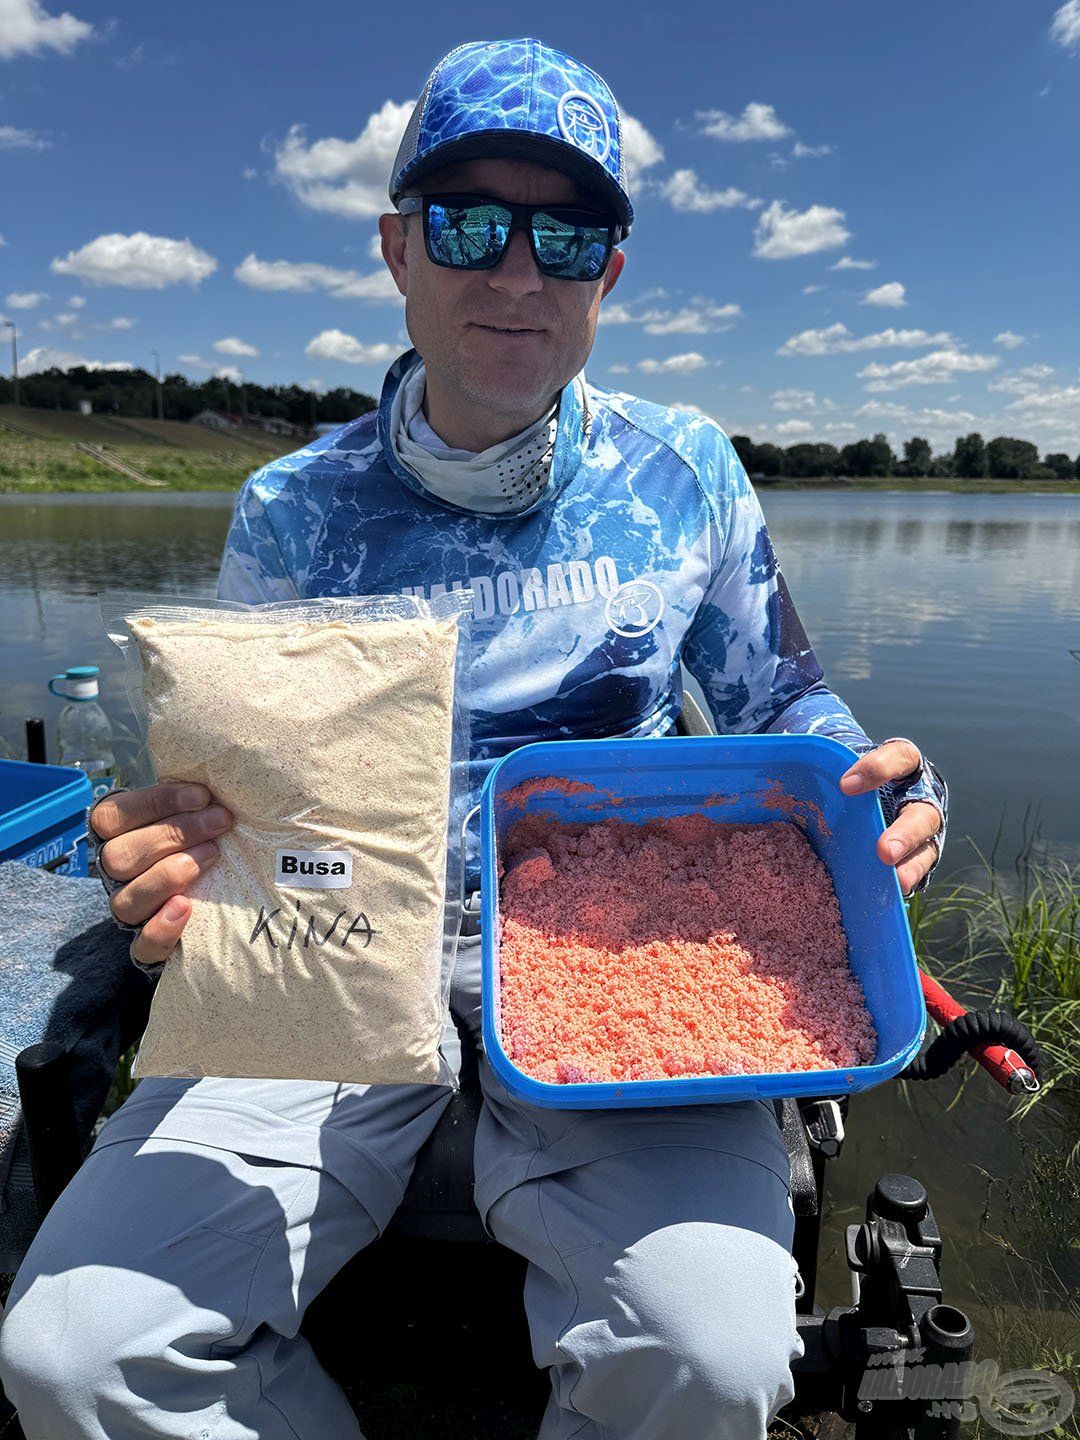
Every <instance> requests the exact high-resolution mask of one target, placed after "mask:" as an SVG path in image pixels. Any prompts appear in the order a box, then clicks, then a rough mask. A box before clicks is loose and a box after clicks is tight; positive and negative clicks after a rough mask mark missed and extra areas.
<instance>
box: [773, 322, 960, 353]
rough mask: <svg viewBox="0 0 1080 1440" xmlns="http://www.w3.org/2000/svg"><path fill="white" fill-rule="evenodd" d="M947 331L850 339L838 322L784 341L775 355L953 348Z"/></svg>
mask: <svg viewBox="0 0 1080 1440" xmlns="http://www.w3.org/2000/svg"><path fill="white" fill-rule="evenodd" d="M954 343H955V342H954V341H953V337H952V336H951V335H950V334H949V332H948V331H947V330H939V331H938V332H937V334H934V335H931V334H930V333H929V332H928V331H926V330H895V329H893V327H892V326H891V325H890V326H889V328H888V329H887V330H878V331H876V332H875V333H874V334H873V335H860V336H855V335H852V333H851V331H850V330H849V329H848V328H847V326H846V325H844V324H841V322H840V321H837V322H836V324H835V325H827V326H825V327H824V328H823V329H821V330H800V331H799V333H798V335H792V336H791V337H790V338H789V339H787V340H785V341H784V343H783V345H781V346H780V348H779V350H777V352H776V353H777V354H778V355H847V354H851V353H853V352H855V351H858V350H884V349H887V348H889V347H890V346H894V345H895V346H899V347H902V348H908V349H918V348H919V346H921V345H949V346H951V345H953V344H954Z"/></svg>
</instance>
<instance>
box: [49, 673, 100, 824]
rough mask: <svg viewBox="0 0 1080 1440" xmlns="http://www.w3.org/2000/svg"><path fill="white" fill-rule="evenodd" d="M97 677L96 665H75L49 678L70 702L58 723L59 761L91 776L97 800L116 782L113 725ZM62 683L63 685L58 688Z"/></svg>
mask: <svg viewBox="0 0 1080 1440" xmlns="http://www.w3.org/2000/svg"><path fill="white" fill-rule="evenodd" d="M97 677H98V667H97V666H96V665H72V666H71V668H70V669H69V670H68V671H67V672H66V673H65V674H63V675H54V676H53V678H52V679H51V680H50V681H49V689H50V690H51V691H52V693H53V694H54V695H59V696H60V698H61V699H62V700H66V701H67V702H68V703H67V704H66V705H65V706H64V708H63V710H61V712H60V720H59V723H58V724H57V727H56V742H57V753H58V755H59V763H60V764H61V765H71V766H73V767H74V768H75V769H77V770H82V771H83V772H84V774H86V775H88V776H89V777H90V784H91V786H92V788H93V792H94V797H93V798H94V800H100V799H101V797H102V795H107V794H108V792H109V791H110V790H111V789H112V788H113V786H114V785H115V784H116V757H115V755H114V754H113V748H112V726H111V725H110V724H109V717H108V716H107V715H106V714H105V711H104V710H103V709H102V708H101V706H100V705H99V704H98V702H97V696H98V678H97ZM58 685H59V686H62V687H63V688H62V689H57V688H56V687H57V686H58ZM92 803H93V801H91V804H92Z"/></svg>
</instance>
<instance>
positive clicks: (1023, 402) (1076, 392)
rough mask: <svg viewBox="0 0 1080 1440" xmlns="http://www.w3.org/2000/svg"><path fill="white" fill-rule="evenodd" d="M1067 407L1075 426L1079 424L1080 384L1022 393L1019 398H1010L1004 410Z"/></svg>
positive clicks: (1029, 412)
mask: <svg viewBox="0 0 1080 1440" xmlns="http://www.w3.org/2000/svg"><path fill="white" fill-rule="evenodd" d="M1063 407H1067V408H1068V412H1069V417H1070V418H1071V420H1072V422H1073V424H1074V425H1075V426H1080V385H1064V386H1061V387H1060V388H1059V389H1057V390H1039V391H1036V392H1035V393H1034V394H1031V395H1023V396H1021V398H1020V399H1019V400H1010V401H1009V403H1008V405H1006V406H1005V409H1006V410H1023V411H1026V413H1027V414H1029V415H1033V414H1037V413H1038V412H1039V411H1047V410H1060V409H1062V408H1063Z"/></svg>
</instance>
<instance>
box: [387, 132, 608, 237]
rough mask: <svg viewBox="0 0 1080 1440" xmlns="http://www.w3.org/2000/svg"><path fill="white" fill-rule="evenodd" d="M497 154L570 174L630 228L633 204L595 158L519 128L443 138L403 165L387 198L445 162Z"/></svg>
mask: <svg viewBox="0 0 1080 1440" xmlns="http://www.w3.org/2000/svg"><path fill="white" fill-rule="evenodd" d="M499 158H506V159H515V160H534V161H536V162H537V164H540V165H548V166H550V167H551V169H552V170H558V171H560V172H561V173H562V174H564V175H569V176H570V177H571V179H574V180H576V181H578V183H579V184H580V185H582V186H583V187H584V188H585V189H586V190H589V191H591V192H592V193H593V194H594V195H596V196H597V197H598V198H600V199H602V200H603V201H604V203H605V204H607V205H608V206H609V207H610V208H611V210H613V211H614V213H615V215H616V217H617V219H618V220H619V223H620V224H621V225H622V227H623V229H624V230H629V228H630V226H631V224H632V222H633V219H634V211H633V207H632V206H631V204H630V202H629V201H628V200H627V199H626V198H625V196H624V195H623V193H622V191H621V190H620V189H619V187H618V185H617V184H616V183H615V181H614V180H613V179H612V177H611V175H610V174H609V173H608V171H607V170H605V169H604V167H603V166H602V165H601V164H600V162H599V161H598V160H594V159H593V158H592V156H591V155H588V154H586V153H585V151H584V150H579V149H578V148H577V147H576V146H575V145H570V144H569V143H567V142H566V141H563V140H556V139H554V138H553V137H552V136H550V135H536V134H530V133H528V132H524V131H521V130H481V131H477V132H476V133H475V134H472V135H459V136H457V137H456V138H455V139H453V140H447V141H444V143H443V144H442V145H437V146H435V148H434V149H433V150H429V151H428V152H427V154H426V155H424V156H422V157H421V158H420V159H417V160H413V161H412V162H411V163H410V164H408V165H406V166H405V167H404V169H403V170H402V171H401V173H400V175H399V176H398V182H397V185H396V187H395V188H394V189H393V190H392V191H391V192H390V198H391V199H392V200H394V201H396V200H397V199H398V197H399V196H400V194H401V192H402V191H403V190H406V189H411V188H413V187H414V186H416V185H417V184H419V183H420V182H421V181H422V180H424V179H426V178H427V176H429V175H432V174H434V173H435V171H436V170H441V169H442V168H443V166H444V165H450V164H453V163H455V162H457V161H463V160H481V159H499Z"/></svg>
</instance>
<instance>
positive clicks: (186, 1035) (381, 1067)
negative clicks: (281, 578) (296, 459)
mask: <svg viewBox="0 0 1080 1440" xmlns="http://www.w3.org/2000/svg"><path fill="white" fill-rule="evenodd" d="M101 611H102V618H103V620H104V621H105V625H106V629H107V630H108V632H109V635H110V638H111V639H112V640H113V641H115V643H116V644H117V645H119V646H120V648H121V650H122V651H123V652H124V656H125V661H126V670H127V684H128V693H129V697H130V699H131V703H132V708H133V710H134V712H135V714H136V716H137V718H138V720H139V723H140V726H141V728H142V735H143V738H144V740H145V743H146V746H147V749H148V752H149V759H150V762H151V764H152V766H153V769H154V773H155V775H156V776H157V778H159V779H170V780H172V779H178V780H190V781H197V782H200V783H202V784H204V785H206V786H207V787H208V788H209V790H210V792H211V794H212V795H213V797H214V798H215V799H216V800H218V801H220V802H221V804H223V805H224V806H225V807H226V808H227V809H228V810H229V811H230V812H231V813H232V815H233V822H234V823H233V827H232V829H230V830H229V831H227V832H226V833H225V834H224V835H221V836H219V837H218V845H219V849H220V853H219V855H218V858H217V861H216V863H214V864H213V865H211V866H210V868H209V869H208V870H206V871H204V873H203V874H202V875H201V876H200V877H199V878H198V879H197V880H196V881H195V882H194V883H193V884H192V885H191V886H190V887H189V888H188V889H187V891H186V893H187V894H188V895H189V897H190V898H191V901H192V913H191V915H190V916H189V917H188V921H187V924H186V925H185V927H184V931H183V934H182V936H181V939H180V942H179V946H178V949H177V951H176V952H174V953H173V955H172V956H170V958H169V960H168V961H167V963H166V964H165V966H164V968H163V970H162V972H161V975H160V977H159V979H158V981H157V985H156V988H155V991H154V996H153V1001H152V1005H151V1011H150V1018H149V1022H148V1024H147V1027H146V1030H145V1032H144V1034H143V1037H142V1041H141V1044H140V1047H139V1051H138V1054H137V1056H136V1059H135V1063H134V1065H133V1067H132V1075H133V1076H134V1077H135V1078H141V1077H143V1076H146V1075H172V1076H181V1077H189V1078H198V1077H202V1076H205V1075H214V1076H235V1077H262V1078H280V1079H307V1080H336V1081H342V1082H349V1083H359V1084H401V1083H422V1084H442V1085H449V1086H450V1087H451V1088H452V1089H454V1090H456V1089H457V1088H458V1085H459V1081H458V1078H457V1076H456V1075H455V1074H454V1072H453V1070H452V1069H451V1067H450V1066H449V1064H448V1062H447V1061H446V1059H445V1057H444V1056H443V1055H442V1052H441V1050H440V1048H439V1044H440V1041H441V1038H442V1033H443V1028H444V1026H445V1025H446V1023H447V1021H448V1019H449V998H450V976H451V972H452V970H453V964H454V957H455V953H456V948H457V936H458V931H459V920H460V910H459V908H458V899H459V897H458V894H457V889H456V876H457V873H458V868H459V864H460V855H459V849H460V842H459V840H458V836H459V833H460V819H461V815H462V813H463V811H464V807H465V805H466V804H467V790H466V780H467V771H468V747H469V723H468V722H469V712H468V702H467V686H468V677H469V670H470V666H469V641H470V620H471V612H472V592H471V591H470V590H457V591H452V592H450V593H448V594H445V595H442V596H439V597H438V598H436V599H434V600H431V601H426V600H421V599H419V598H417V597H414V596H400V595H375V596H366V597H359V598H353V597H350V598H343V599H338V598H333V599H317V600H308V601H292V600H289V601H282V602H279V603H276V604H271V605H241V604H237V603H234V602H230V601H217V600H198V599H194V600H189V599H187V598H182V597H166V598H158V597H153V596H147V595H144V594H136V593H131V592H110V593H108V594H105V595H102V596H101ZM448 877H455V884H454V886H453V893H450V887H449V886H448Z"/></svg>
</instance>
